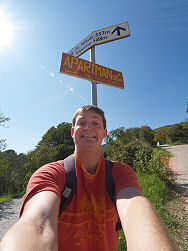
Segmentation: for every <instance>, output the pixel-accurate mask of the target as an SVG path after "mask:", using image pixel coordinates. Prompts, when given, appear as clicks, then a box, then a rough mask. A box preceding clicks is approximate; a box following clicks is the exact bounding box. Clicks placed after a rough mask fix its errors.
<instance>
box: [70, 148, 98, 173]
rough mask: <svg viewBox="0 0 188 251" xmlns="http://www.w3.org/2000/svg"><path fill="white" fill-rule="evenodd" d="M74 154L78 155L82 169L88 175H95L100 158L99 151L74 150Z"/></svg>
mask: <svg viewBox="0 0 188 251" xmlns="http://www.w3.org/2000/svg"><path fill="white" fill-rule="evenodd" d="M75 151H76V153H77V154H78V156H79V158H80V159H81V161H82V163H83V165H84V168H85V169H86V170H87V172H88V173H90V174H95V172H96V170H97V165H98V163H99V160H100V157H101V151H99V150H97V151H93V149H92V150H90V149H85V150H84V149H83V150H79V149H75Z"/></svg>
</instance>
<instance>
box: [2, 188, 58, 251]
mask: <svg viewBox="0 0 188 251" xmlns="http://www.w3.org/2000/svg"><path fill="white" fill-rule="evenodd" d="M58 212H59V198H58V196H57V195H56V194H55V193H54V192H50V191H44V192H40V193H38V194H36V195H34V196H33V197H32V198H31V199H30V200H28V201H27V202H26V205H25V207H24V211H23V214H22V216H21V218H20V219H19V221H18V222H17V223H16V224H15V225H14V226H13V227H12V228H11V229H10V230H9V231H8V232H7V233H6V234H5V236H4V237H3V239H2V241H1V243H0V251H25V250H27V251H34V250H36V251H44V250H45V251H57V250H58V247H57V220H58Z"/></svg>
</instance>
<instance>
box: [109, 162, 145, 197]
mask: <svg viewBox="0 0 188 251" xmlns="http://www.w3.org/2000/svg"><path fill="white" fill-rule="evenodd" d="M112 175H113V177H114V182H115V195H116V197H117V194H118V192H119V191H120V190H121V189H122V188H125V187H134V188H136V189H138V190H139V191H140V192H141V193H142V191H141V188H140V186H139V184H138V179H137V177H136V174H135V172H134V170H133V169H132V168H131V167H130V166H128V165H126V164H124V163H123V162H113V169H112Z"/></svg>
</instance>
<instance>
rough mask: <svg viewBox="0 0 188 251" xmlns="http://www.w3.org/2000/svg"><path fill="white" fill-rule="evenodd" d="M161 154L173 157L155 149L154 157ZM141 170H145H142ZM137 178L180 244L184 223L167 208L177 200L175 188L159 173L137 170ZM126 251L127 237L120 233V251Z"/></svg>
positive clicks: (144, 192) (146, 195)
mask: <svg viewBox="0 0 188 251" xmlns="http://www.w3.org/2000/svg"><path fill="white" fill-rule="evenodd" d="M159 153H160V156H163V157H164V156H165V157H166V158H167V159H169V158H170V157H171V154H170V153H169V152H167V151H165V150H162V149H160V148H154V149H153V154H154V156H158V155H159ZM158 163H159V162H158ZM148 165H149V164H148ZM148 167H149V166H148ZM164 168H165V167H164ZM166 168H167V167H166ZM146 169H147V168H146ZM140 170H143V169H142V168H141V169H140ZM164 175H165V173H164ZM137 177H138V181H139V184H140V187H141V189H142V192H143V194H144V196H145V197H146V198H147V199H148V200H149V201H150V202H151V203H152V205H153V206H154V207H155V209H156V210H157V212H158V214H159V215H160V217H161V218H162V220H163V222H164V224H165V225H166V226H167V228H168V229H169V232H170V233H171V234H172V236H173V237H174V239H175V240H176V242H177V243H179V242H180V241H179V239H180V235H177V232H178V231H180V230H181V228H182V223H181V222H180V221H179V220H178V219H177V218H176V217H174V214H173V213H172V211H170V210H169V207H168V206H167V205H168V204H169V203H171V204H172V202H173V201H174V200H176V194H175V192H174V190H173V188H172V187H171V186H169V185H168V184H167V182H166V181H165V179H161V177H160V176H158V174H157V173H142V172H141V171H139V169H137ZM178 233H179V232H178ZM182 245H183V244H182ZM126 250H127V249H126V240H125V236H124V233H123V231H120V234H119V241H118V251H126ZM182 250H184V249H182Z"/></svg>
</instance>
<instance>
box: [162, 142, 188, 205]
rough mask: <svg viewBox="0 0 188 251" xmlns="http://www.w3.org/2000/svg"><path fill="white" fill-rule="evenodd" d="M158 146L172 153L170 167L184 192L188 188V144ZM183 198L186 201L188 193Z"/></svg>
mask: <svg viewBox="0 0 188 251" xmlns="http://www.w3.org/2000/svg"><path fill="white" fill-rule="evenodd" d="M160 147H161V148H163V149H165V150H167V151H169V152H170V153H172V155H173V157H172V158H171V159H170V168H171V169H172V170H173V172H174V173H175V174H176V175H177V183H179V184H181V187H182V188H183V190H182V192H185V190H186V189H188V145H177V146H169V145H163V146H160ZM185 198H186V202H187V203H188V193H187V194H186V195H185Z"/></svg>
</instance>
